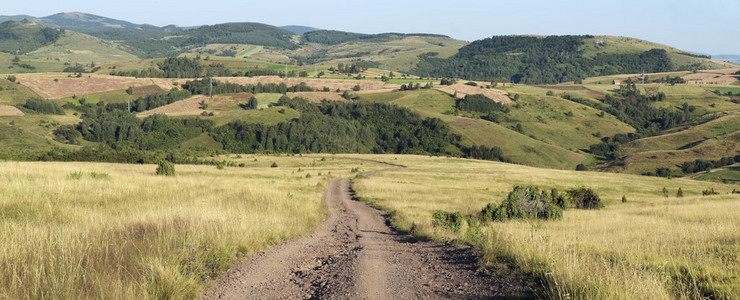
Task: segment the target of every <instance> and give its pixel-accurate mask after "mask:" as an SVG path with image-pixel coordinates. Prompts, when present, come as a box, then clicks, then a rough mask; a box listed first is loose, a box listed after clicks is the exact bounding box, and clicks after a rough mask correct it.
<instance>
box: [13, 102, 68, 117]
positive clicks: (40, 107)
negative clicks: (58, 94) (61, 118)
mask: <svg viewBox="0 0 740 300" xmlns="http://www.w3.org/2000/svg"><path fill="white" fill-rule="evenodd" d="M20 106H21V107H22V108H25V109H29V110H32V111H35V112H37V113H42V114H55V115H63V114H64V110H63V109H62V107H61V106H59V104H57V103H56V102H54V101H51V100H46V99H41V98H30V99H28V100H26V103H25V104H23V105H20Z"/></svg>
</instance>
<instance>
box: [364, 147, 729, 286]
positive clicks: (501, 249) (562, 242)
mask: <svg viewBox="0 0 740 300" xmlns="http://www.w3.org/2000/svg"><path fill="white" fill-rule="evenodd" d="M376 159H379V160H384V161H389V162H393V163H400V164H404V165H406V166H408V168H406V169H403V170H399V171H395V172H386V173H380V174H377V175H375V176H373V177H369V178H366V179H360V180H356V181H355V185H354V188H355V191H356V192H357V196H358V197H359V198H361V199H363V200H365V201H368V202H371V203H373V204H375V205H378V206H380V207H382V208H384V209H385V210H387V211H389V212H393V218H392V222H393V223H394V225H395V226H397V227H399V228H400V229H402V230H408V231H412V232H413V234H415V235H419V236H423V237H430V238H434V239H438V240H445V241H449V240H450V239H452V240H459V241H462V242H466V243H472V244H475V245H478V246H480V247H482V249H483V252H484V253H485V260H486V261H487V262H489V263H490V264H493V265H495V266H496V267H497V269H499V270H501V271H500V272H501V273H502V274H506V273H507V271H506V269H507V268H510V267H513V268H516V269H522V270H524V271H526V272H531V273H533V274H535V275H536V276H541V278H543V279H545V291H544V295H542V296H543V297H545V298H550V297H552V298H576V299H578V298H590V299H605V298H635V299H672V298H682V297H685V298H698V297H702V296H706V295H712V294H713V295H714V297H718V298H722V297H729V298H735V297H737V296H738V295H740V284H739V283H740V282H738V281H737V280H736V279H737V274H738V273H740V263H738V261H737V259H736V258H737V255H736V253H738V251H740V246H738V245H739V244H738V243H737V241H738V240H740V234H739V233H740V215H738V214H737V213H736V211H737V210H738V209H740V198H738V196H737V195H728V194H727V193H729V192H730V191H731V190H732V188H733V187H734V186H732V185H723V184H719V183H707V182H700V181H694V180H686V179H672V180H668V179H663V178H656V177H643V176H635V175H626V174H611V173H598V172H575V171H562V170H548V169H539V168H531V167H525V166H519V165H510V164H503V163H496V162H483V161H473V160H460V159H446V158H427V157H414V156H382V157H380V156H378V157H376ZM521 184H533V185H537V186H540V187H546V188H558V189H559V190H560V191H563V190H565V189H568V188H573V187H578V186H584V185H585V186H589V187H592V188H593V189H594V190H595V191H596V193H598V194H599V195H600V196H601V198H602V199H603V201H604V202H605V203H606V208H605V209H602V210H597V211H585V210H577V209H570V210H567V211H565V213H564V219H563V220H558V221H517V222H514V221H512V222H505V223H498V222H497V223H494V224H490V225H484V226H483V227H482V228H481V230H480V231H479V232H478V233H476V231H474V230H469V228H470V227H469V225H468V224H466V222H463V226H462V231H461V232H460V233H459V234H456V233H452V232H449V231H446V230H444V229H442V228H439V227H435V226H434V225H433V223H432V214H433V213H434V211H435V210H438V209H441V210H445V211H461V212H462V213H463V214H476V213H478V212H479V211H480V210H481V209H482V208H483V207H484V206H485V205H486V204H487V203H490V202H493V203H499V202H500V201H501V200H502V199H503V198H504V197H505V196H506V194H507V193H508V192H509V191H511V189H512V187H513V186H514V185H521ZM664 187H665V188H667V189H668V191H669V193H670V195H671V196H670V197H669V198H665V197H663V195H662V192H661V191H662V190H663V188H664ZM679 187H681V188H682V190H683V192H684V195H685V198H675V197H674V195H675V194H676V190H677V189H678V188H679ZM708 188H714V189H715V190H716V191H718V192H720V193H721V194H722V195H718V196H712V197H702V196H700V195H701V192H702V191H703V190H705V189H708ZM461 195H464V196H461ZM623 195H626V197H627V199H628V202H627V203H622V202H621V200H620V199H621V197H622V196H623ZM694 284H696V285H694Z"/></svg>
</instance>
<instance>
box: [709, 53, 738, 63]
mask: <svg viewBox="0 0 740 300" xmlns="http://www.w3.org/2000/svg"><path fill="white" fill-rule="evenodd" d="M712 59H716V60H721V61H727V62H731V63H733V64H740V55H736V54H720V55H712Z"/></svg>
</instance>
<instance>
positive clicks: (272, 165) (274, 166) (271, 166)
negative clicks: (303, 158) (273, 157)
mask: <svg viewBox="0 0 740 300" xmlns="http://www.w3.org/2000/svg"><path fill="white" fill-rule="evenodd" d="M277 167H278V165H277V163H276V162H274V163H272V164H271V165H270V168H277Z"/></svg>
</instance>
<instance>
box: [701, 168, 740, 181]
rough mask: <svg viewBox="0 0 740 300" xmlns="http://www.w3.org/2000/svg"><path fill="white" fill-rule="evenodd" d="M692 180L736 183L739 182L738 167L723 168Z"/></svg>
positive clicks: (739, 170) (739, 171) (739, 173)
mask: <svg viewBox="0 0 740 300" xmlns="http://www.w3.org/2000/svg"><path fill="white" fill-rule="evenodd" d="M694 179H698V180H708V181H720V182H732V183H737V182H740V166H734V167H729V168H724V169H721V170H717V171H712V172H709V173H706V174H701V175H699V176H696V177H694Z"/></svg>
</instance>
